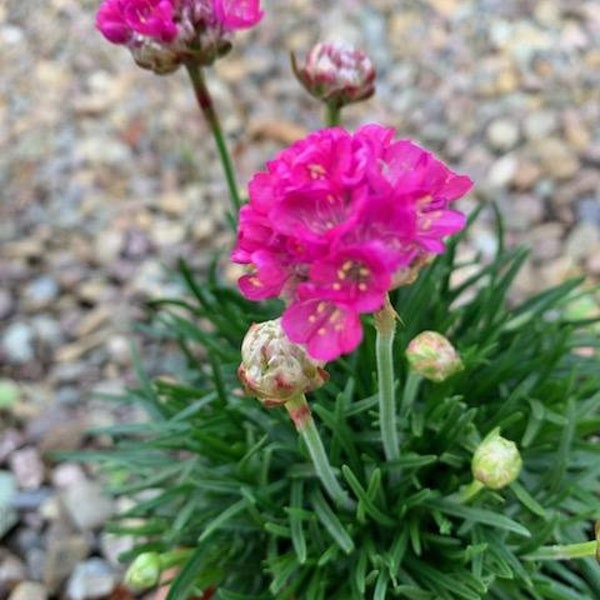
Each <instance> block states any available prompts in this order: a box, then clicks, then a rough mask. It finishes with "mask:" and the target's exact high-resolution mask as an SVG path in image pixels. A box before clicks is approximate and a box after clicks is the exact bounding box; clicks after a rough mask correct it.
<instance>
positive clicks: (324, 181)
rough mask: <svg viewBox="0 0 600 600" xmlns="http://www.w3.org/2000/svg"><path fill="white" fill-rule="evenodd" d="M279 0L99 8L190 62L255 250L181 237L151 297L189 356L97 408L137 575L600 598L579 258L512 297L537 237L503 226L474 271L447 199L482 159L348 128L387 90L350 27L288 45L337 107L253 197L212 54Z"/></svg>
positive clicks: (316, 597) (108, 0)
mask: <svg viewBox="0 0 600 600" xmlns="http://www.w3.org/2000/svg"><path fill="white" fill-rule="evenodd" d="M261 16H262V11H261V9H260V6H259V2H258V1H257V0H237V1H236V0H229V1H227V0H212V1H209V0H196V1H193V0H145V1H142V0H105V1H104V2H103V3H102V5H101V7H100V10H99V12H98V18H97V21H98V27H99V29H100V31H101V32H102V33H103V34H104V36H105V37H106V38H107V39H108V40H109V41H111V42H113V43H115V44H120V45H124V46H126V47H128V48H129V49H130V50H131V51H132V53H133V55H134V57H135V59H136V61H137V62H138V63H139V64H141V65H142V66H144V67H146V68H150V69H152V70H153V71H155V72H157V73H167V72H172V71H173V70H175V69H177V67H178V66H180V65H182V66H184V68H185V69H186V70H187V72H188V74H189V76H190V81H191V83H192V85H193V89H194V93H195V95H196V98H197V101H198V106H199V108H200V109H201V111H202V114H203V116H204V117H205V119H206V123H207V125H208V126H209V129H210V131H211V133H212V134H213V137H214V142H215V146H216V149H217V152H218V155H219V158H220V160H221V163H222V165H223V171H224V175H225V179H226V181H227V186H228V190H229V195H230V199H231V206H232V212H231V214H230V215H229V217H230V218H229V223H230V224H231V226H232V227H234V228H237V242H236V244H235V248H234V249H233V253H232V258H233V260H234V261H235V262H237V263H239V264H241V265H244V266H245V268H246V272H245V274H244V275H243V276H242V277H241V278H240V279H239V281H238V288H239V290H236V289H234V286H232V284H231V283H230V282H229V281H227V280H226V278H225V277H222V272H221V270H220V268H219V267H220V264H221V263H219V262H218V261H217V262H215V265H214V268H213V269H212V270H211V271H210V274H209V275H208V276H206V277H203V278H202V279H199V276H198V275H197V274H194V273H193V272H192V271H191V269H190V267H188V265H187V263H186V262H185V260H181V261H180V263H179V268H178V274H179V275H180V276H181V279H182V281H183V283H184V285H185V289H186V290H187V292H188V293H187V294H186V296H185V297H184V298H166V299H159V300H158V301H157V302H151V303H149V307H150V308H149V310H151V311H154V312H152V317H153V319H150V320H149V323H148V324H146V326H147V329H149V330H151V331H152V333H153V334H155V335H156V337H157V338H158V339H163V340H169V343H172V344H177V345H178V346H179V347H180V349H181V355H182V360H181V361H177V362H175V363H174V365H176V366H174V367H172V369H173V370H174V371H175V372H174V373H169V374H168V375H169V376H167V377H161V378H157V379H154V380H152V378H150V377H148V376H146V375H145V374H144V372H143V368H141V367H138V368H137V373H138V375H139V376H140V382H141V383H140V386H139V388H136V389H132V390H131V389H128V390H127V391H126V392H125V393H124V398H123V400H124V402H125V403H126V404H127V405H128V406H131V404H132V403H134V402H139V403H140V404H141V405H142V406H144V407H145V408H146V409H147V411H148V420H147V421H145V420H144V421H142V422H140V423H137V422H136V423H127V424H122V423H119V424H117V425H116V426H115V427H112V428H108V429H107V428H103V429H102V433H103V434H104V435H111V436H112V439H113V440H114V443H115V448H114V449H109V450H107V451H105V452H95V453H94V455H93V456H94V459H95V460H99V461H102V464H104V465H105V466H107V470H108V474H109V477H108V481H109V482H111V484H112V485H113V488H112V491H113V492H114V493H115V494H116V495H121V496H125V497H126V498H127V502H125V503H124V504H126V505H131V504H133V506H132V508H130V509H128V510H127V511H126V512H124V513H122V514H119V515H117V517H116V518H115V522H114V523H113V524H112V525H111V527H112V531H113V532H116V533H121V534H123V535H127V536H133V537H134V538H135V545H134V547H133V548H132V549H131V550H130V551H128V552H126V553H125V554H124V555H123V557H122V560H123V561H124V562H126V563H128V564H130V569H129V570H128V572H127V577H126V583H127V584H129V586H130V587H131V588H132V589H133V590H135V591H141V590H143V589H146V588H148V587H154V586H156V585H161V586H162V585H163V583H164V587H161V593H162V592H163V591H164V590H165V587H166V586H168V592H166V594H167V596H166V600H189V599H191V598H202V599H205V600H208V598H212V597H214V598H215V599H219V600H237V599H242V598H243V599H250V598H252V599H255V600H274V599H277V600H295V599H298V600H299V599H303V600H304V599H307V600H365V599H367V598H368V599H373V600H387V599H388V598H392V597H393V598H404V599H406V600H413V599H423V600H433V599H436V600H437V599H440V600H483V599H487V598H497V599H509V598H510V599H511V600H530V599H533V598H535V599H536V600H558V599H561V600H562V599H564V600H588V599H589V600H591V599H592V598H598V597H600V579H599V577H598V572H597V565H596V563H595V559H594V557H595V556H596V555H597V550H598V542H597V537H598V530H596V533H594V531H593V522H594V520H596V519H597V518H598V502H597V494H596V493H595V492H596V490H597V489H599V488H600V481H599V471H598V469H597V464H598V449H597V440H596V433H597V430H598V418H597V413H598V408H599V406H600V396H599V395H598V389H600V368H599V366H598V361H597V357H598V355H599V354H600V342H599V341H598V336H594V335H590V331H591V330H590V329H588V327H589V325H590V322H591V321H593V319H590V318H588V317H587V316H586V317H585V318H581V317H577V316H576V315H575V316H574V315H573V314H572V312H571V313H570V312H569V311H568V310H566V309H565V307H569V306H572V303H573V301H574V300H576V299H577V297H579V298H580V297H581V295H580V294H579V293H578V292H577V293H576V292H575V290H576V289H577V285H578V284H577V282H565V283H564V284H561V285H560V286H558V287H556V288H554V289H552V290H549V291H548V292H543V293H541V294H540V295H538V296H536V297H534V298H532V299H530V300H528V301H526V302H525V303H523V304H521V305H517V306H513V305H510V304H509V303H508V300H507V298H508V293H509V288H510V284H511V281H512V280H513V278H514V277H515V276H516V274H517V273H518V271H519V267H520V266H521V265H522V264H523V261H524V259H525V255H524V253H522V252H521V251H519V250H506V249H505V246H504V244H503V243H502V240H501V239H500V240H499V243H498V248H499V250H498V254H497V256H496V257H494V258H493V259H492V262H491V263H489V264H473V265H470V266H471V267H472V268H474V269H475V272H474V273H473V274H470V275H469V277H468V279H467V280H466V281H464V282H462V283H461V284H459V285H457V284H455V281H454V279H455V278H454V277H453V275H454V274H455V272H456V270H457V269H460V268H461V267H462V266H464V264H463V263H461V262H460V261H459V260H458V258H457V256H458V254H457V252H456V247H457V244H458V243H459V242H460V240H461V239H462V238H463V237H465V236H466V230H465V227H466V223H465V221H466V217H465V215H463V214H461V213H460V212H458V211H457V210H455V209H454V208H453V202H454V201H455V200H457V199H459V198H461V197H462V196H464V195H465V194H466V193H468V192H469V190H470V189H471V187H472V185H473V182H472V181H471V179H470V178H469V177H468V176H465V175H459V174H457V173H455V172H454V171H453V170H451V169H450V168H449V167H448V166H446V165H445V164H444V163H443V162H442V161H441V160H440V159H438V158H437V157H435V156H434V155H433V154H432V153H430V152H429V151H427V150H425V149H424V148H421V147H420V146H419V145H417V144H416V143H414V142H413V141H411V140H407V139H402V138H401V133H400V134H397V133H396V132H395V131H394V130H393V129H391V128H389V127H385V126H383V125H379V124H369V125H364V126H362V127H360V128H358V129H357V130H356V131H350V130H348V129H345V128H343V127H341V126H337V125H339V123H340V120H341V109H342V108H343V106H344V105H345V104H348V103H350V102H354V101H358V100H361V99H366V98H368V97H369V96H371V95H372V94H373V91H374V68H373V65H372V63H371V61H370V60H369V59H368V57H367V56H366V55H365V54H364V53H363V52H362V51H360V50H354V49H350V48H348V47H346V46H344V45H339V44H332V43H323V44H318V45H317V46H316V47H315V48H313V49H312V50H311V51H310V52H308V54H307V58H306V61H305V63H303V64H302V65H300V64H298V63H297V62H296V61H295V59H293V66H294V69H295V72H296V75H297V77H298V78H299V79H300V81H301V82H302V84H303V85H304V86H305V87H306V88H307V89H308V90H309V91H310V92H311V93H312V94H313V95H315V96H316V97H317V98H318V99H319V100H320V101H322V102H323V103H325V105H326V107H327V111H326V116H325V125H326V127H325V128H324V129H322V130H319V131H316V132H314V133H312V134H310V135H308V136H306V137H304V138H303V139H300V140H298V141H296V142H295V143H294V144H292V145H291V146H290V147H288V148H285V149H283V150H281V151H280V152H279V153H278V154H277V155H276V156H275V158H274V159H273V160H272V161H270V162H269V163H268V164H267V166H266V168H265V170H264V171H261V172H259V173H256V174H255V175H254V176H253V177H252V179H251V181H250V183H249V187H248V197H249V200H248V202H247V203H245V204H244V205H243V206H242V202H241V197H240V193H239V190H240V186H239V185H238V183H237V180H236V176H235V168H234V165H233V161H232V160H231V156H230V154H229V150H228V144H227V140H226V137H225V135H224V134H223V132H222V130H221V127H220V124H219V119H218V116H217V110H216V107H215V106H214V104H213V102H212V100H211V97H210V94H209V91H208V87H207V85H206V81H205V74H206V72H207V71H208V69H207V68H206V67H208V66H209V65H210V64H212V62H213V61H214V60H215V59H216V58H217V57H219V56H221V55H222V54H224V53H225V52H226V51H227V50H228V49H229V47H230V43H231V42H230V38H231V34H232V33H233V32H234V31H236V30H237V29H243V28H248V27H252V26H253V25H255V24H256V23H257V22H258V21H259V20H260V18H261ZM334 125H336V126H334ZM240 208H241V209H240ZM473 218H474V216H471V217H470V219H469V220H470V221H471V220H472V219H473ZM501 230H502V228H501V227H500V226H499V227H498V231H499V235H501ZM448 238H449V239H448ZM425 270H426V271H425ZM424 271H425V272H424ZM240 292H241V293H240ZM465 292H466V293H465ZM578 294H579V295H578ZM574 295H575V298H573V296H574ZM463 297H467V298H468V300H466V301H464V302H463V303H461V304H460V305H459V306H457V304H458V303H457V302H456V299H457V298H463ZM270 299H275V301H272V302H271V301H269V300H270ZM281 300H283V303H282V302H281ZM259 301H260V302H259ZM419 332H421V333H420V334H419ZM437 332H440V333H437ZM443 334H444V335H449V336H450V337H451V339H452V341H453V343H456V346H457V347H458V348H460V349H461V351H462V358H461V357H460V356H459V355H458V353H457V352H456V350H455V349H454V347H453V346H452V345H451V344H450V342H449V341H448V339H447V338H446V337H444V335H443ZM411 340H412V341H411ZM462 349H464V351H463V350H462ZM582 349H584V350H585V352H581V350H582ZM338 358H339V359H340V360H335V359H338ZM328 361H331V362H329V364H327V372H326V371H325V370H324V367H325V363H326V362H328ZM165 368H166V367H165ZM459 371H462V373H461V374H460V375H457V376H453V375H454V374H456V373H458V372H459ZM442 382H443V383H442ZM240 383H241V384H242V385H241V386H240ZM242 388H243V389H242ZM307 394H309V397H308V398H307V397H306V395H307ZM253 398H256V399H257V400H258V402H257V401H256V400H254V399H253ZM490 431H491V433H489V434H488V432H490ZM500 431H502V434H503V436H506V437H501V436H500ZM482 439H483V442H481V440H482ZM509 440H510V441H509ZM103 448H105V444H103ZM132 501H133V503H132ZM572 559H578V562H576V561H574V560H572ZM563 560H564V561H570V562H569V563H567V564H566V565H561V564H558V563H557V561H563Z"/></svg>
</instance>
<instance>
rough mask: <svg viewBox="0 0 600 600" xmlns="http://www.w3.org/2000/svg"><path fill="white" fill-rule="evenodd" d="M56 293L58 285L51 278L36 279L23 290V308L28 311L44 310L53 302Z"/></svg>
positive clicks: (45, 276) (43, 276)
mask: <svg viewBox="0 0 600 600" xmlns="http://www.w3.org/2000/svg"><path fill="white" fill-rule="evenodd" d="M58 292H59V288H58V284H57V283H56V281H55V280H54V279H53V278H52V277H50V276H48V275H42V276H40V277H37V278H36V279H34V280H33V281H32V282H31V283H30V284H28V285H27V286H26V287H25V289H24V290H23V302H24V306H25V308H26V309H28V310H39V309H41V308H46V307H47V306H49V305H50V304H51V303H52V302H54V300H55V299H56V297H57V296H58Z"/></svg>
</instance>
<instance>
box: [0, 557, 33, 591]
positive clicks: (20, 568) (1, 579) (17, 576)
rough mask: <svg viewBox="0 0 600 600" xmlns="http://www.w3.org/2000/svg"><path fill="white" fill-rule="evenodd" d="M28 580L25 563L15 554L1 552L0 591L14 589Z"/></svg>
mask: <svg viewBox="0 0 600 600" xmlns="http://www.w3.org/2000/svg"><path fill="white" fill-rule="evenodd" d="M26 578H27V569H26V567H25V563H24V562H23V561H22V560H21V559H20V558H18V557H17V556H15V555H14V554H10V553H8V551H2V550H0V589H2V587H3V586H4V587H12V586H13V585H14V584H16V583H19V582H20V581H23V580H24V579H26Z"/></svg>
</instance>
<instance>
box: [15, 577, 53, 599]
mask: <svg viewBox="0 0 600 600" xmlns="http://www.w3.org/2000/svg"><path fill="white" fill-rule="evenodd" d="M8 600H48V591H47V590H46V588H45V587H44V586H43V585H42V584H41V583H36V582H34V581H23V582H21V583H19V585H17V587H16V588H15V589H14V590H13V591H12V593H11V595H10V596H9V597H8Z"/></svg>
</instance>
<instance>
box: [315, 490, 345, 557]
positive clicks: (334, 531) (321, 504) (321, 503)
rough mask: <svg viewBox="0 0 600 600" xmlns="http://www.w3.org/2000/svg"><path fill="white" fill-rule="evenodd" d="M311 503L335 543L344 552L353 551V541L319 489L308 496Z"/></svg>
mask: <svg viewBox="0 0 600 600" xmlns="http://www.w3.org/2000/svg"><path fill="white" fill-rule="evenodd" d="M310 499H311V502H312V505H313V507H314V509H315V513H316V515H317V518H318V519H319V521H321V523H322V524H323V525H324V526H325V529H327V531H328V532H329V534H330V535H331V537H332V538H333V539H334V541H335V542H336V543H337V545H338V546H339V547H340V548H341V549H342V550H343V551H344V552H345V553H346V554H350V553H352V552H353V551H354V542H353V541H352V538H351V537H350V535H349V534H348V532H347V531H346V530H345V529H344V526H343V525H342V524H341V522H340V520H339V519H338V518H337V517H336V515H335V513H334V512H333V511H332V510H331V507H330V506H329V504H328V503H327V501H326V500H325V498H324V497H323V495H322V494H321V492H319V491H315V492H313V493H312V494H311V496H310Z"/></svg>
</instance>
